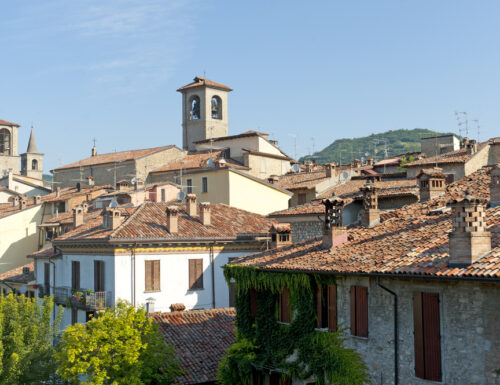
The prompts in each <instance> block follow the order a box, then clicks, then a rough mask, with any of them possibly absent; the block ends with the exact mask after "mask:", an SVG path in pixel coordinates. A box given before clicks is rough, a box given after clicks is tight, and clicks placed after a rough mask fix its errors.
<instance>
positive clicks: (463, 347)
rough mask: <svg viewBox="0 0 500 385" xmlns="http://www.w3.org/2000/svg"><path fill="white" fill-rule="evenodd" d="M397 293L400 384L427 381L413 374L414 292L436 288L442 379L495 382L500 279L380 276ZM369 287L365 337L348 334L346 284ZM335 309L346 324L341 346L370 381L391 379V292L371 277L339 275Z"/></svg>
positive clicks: (499, 340) (499, 379)
mask: <svg viewBox="0 0 500 385" xmlns="http://www.w3.org/2000/svg"><path fill="white" fill-rule="evenodd" d="M381 283H382V284H383V285H384V286H386V287H388V288H389V289H391V290H392V291H394V292H396V293H397V295H398V317H399V322H398V330H399V338H398V342H399V383H400V384H405V385H412V384H418V385H423V384H429V383H435V382H432V381H427V380H422V379H420V378H417V377H415V369H414V365H415V364H414V337H413V292H414V291H423V292H436V293H439V301H440V322H441V358H442V373H443V380H442V382H441V383H443V384H477V385H479V384H481V385H483V384H484V385H489V384H497V385H498V384H500V377H498V376H497V375H495V374H494V373H493V370H494V369H495V368H497V367H498V366H499V365H500V327H499V324H500V301H498V298H499V296H500V283H478V282H463V281H445V280H439V281H438V280H424V279H422V280H417V279H415V280H403V279H388V278H384V279H382V280H381ZM352 285H362V286H367V287H368V337H367V338H363V337H353V336H351V335H350V330H349V325H350V287H351V286H352ZM337 301H338V302H337V312H338V323H339V327H340V328H346V329H345V330H344V334H345V336H346V338H347V339H346V342H345V344H346V346H348V347H350V348H353V349H355V350H356V351H358V352H359V353H360V354H361V356H362V357H363V359H364V360H365V363H366V364H367V366H368V368H369V372H370V376H371V380H372V384H384V385H388V384H394V324H393V320H394V318H393V317H394V313H393V309H394V307H393V301H394V299H393V296H392V295H390V294H389V293H388V292H386V291H384V290H383V289H382V288H380V287H379V286H377V282H376V280H375V278H367V277H339V278H338V279H337Z"/></svg>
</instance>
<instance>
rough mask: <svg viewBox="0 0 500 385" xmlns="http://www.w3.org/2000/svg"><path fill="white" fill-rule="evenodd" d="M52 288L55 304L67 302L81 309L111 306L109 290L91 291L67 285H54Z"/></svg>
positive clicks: (98, 308)
mask: <svg viewBox="0 0 500 385" xmlns="http://www.w3.org/2000/svg"><path fill="white" fill-rule="evenodd" d="M52 289H53V294H54V301H55V303H56V304H69V305H71V306H72V307H75V308H79V309H83V310H101V309H104V308H106V307H110V306H111V292H110V291H95V292H92V291H90V290H87V289H78V290H75V289H71V288H70V287H67V286H56V287H53V288H52ZM68 302H69V303H68Z"/></svg>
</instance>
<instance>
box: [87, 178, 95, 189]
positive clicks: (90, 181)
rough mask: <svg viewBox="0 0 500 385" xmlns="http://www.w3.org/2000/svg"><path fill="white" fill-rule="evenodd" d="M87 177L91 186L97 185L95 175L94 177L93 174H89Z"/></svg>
mask: <svg viewBox="0 0 500 385" xmlns="http://www.w3.org/2000/svg"><path fill="white" fill-rule="evenodd" d="M86 178H87V184H88V185H89V186H91V187H92V186H94V185H95V181H94V177H93V176H92V175H89V176H87V177H86Z"/></svg>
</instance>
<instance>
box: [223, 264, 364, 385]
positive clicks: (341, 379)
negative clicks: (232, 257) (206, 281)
mask: <svg viewBox="0 0 500 385" xmlns="http://www.w3.org/2000/svg"><path fill="white" fill-rule="evenodd" d="M224 275H225V277H226V280H227V281H228V282H234V283H235V284H236V287H237V296H236V310H237V312H236V326H237V330H238V333H237V337H236V339H237V342H236V343H235V344H234V345H233V346H231V348H230V349H229V350H228V352H227V354H226V356H225V357H224V359H223V360H222V361H221V364H220V365H219V372H218V381H219V383H220V384H224V385H236V384H241V385H249V384H250V379H251V375H250V373H251V371H252V367H253V368H255V369H256V370H258V371H261V372H262V373H268V372H269V370H270V369H279V370H281V371H282V375H283V376H285V377H293V378H297V379H307V378H309V377H314V378H315V379H316V381H317V383H318V385H325V384H345V385H354V384H362V383H365V382H366V381H367V379H368V374H367V369H366V366H365V365H364V363H363V361H362V360H361V357H360V356H359V355H358V354H357V353H356V352H355V351H353V350H351V349H347V348H345V347H344V346H343V338H342V336H341V335H340V332H324V331H318V330H316V329H315V327H316V311H315V304H314V289H313V288H314V287H315V285H316V284H329V283H334V282H335V279H334V278H333V277H327V276H322V275H308V274H302V273H296V274H295V273H294V274H291V273H279V272H268V271H262V270H260V269H258V268H256V267H246V266H231V265H226V266H225V267H224ZM285 286H286V287H288V289H289V290H290V302H291V305H292V312H293V317H292V321H291V322H290V323H289V324H283V323H280V322H278V311H277V297H278V296H277V294H278V293H279V292H281V290H282V289H283V288H284V287H285ZM252 288H253V289H255V290H256V297H257V298H256V299H257V308H258V312H257V316H256V318H255V320H253V319H252V317H251V316H250V299H249V298H250V296H249V291H250V289H252Z"/></svg>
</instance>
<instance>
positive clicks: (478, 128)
mask: <svg viewBox="0 0 500 385" xmlns="http://www.w3.org/2000/svg"><path fill="white" fill-rule="evenodd" d="M473 122H474V123H476V128H477V141H478V143H479V134H480V132H479V130H480V129H481V126H480V125H479V120H477V119H474V120H473Z"/></svg>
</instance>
